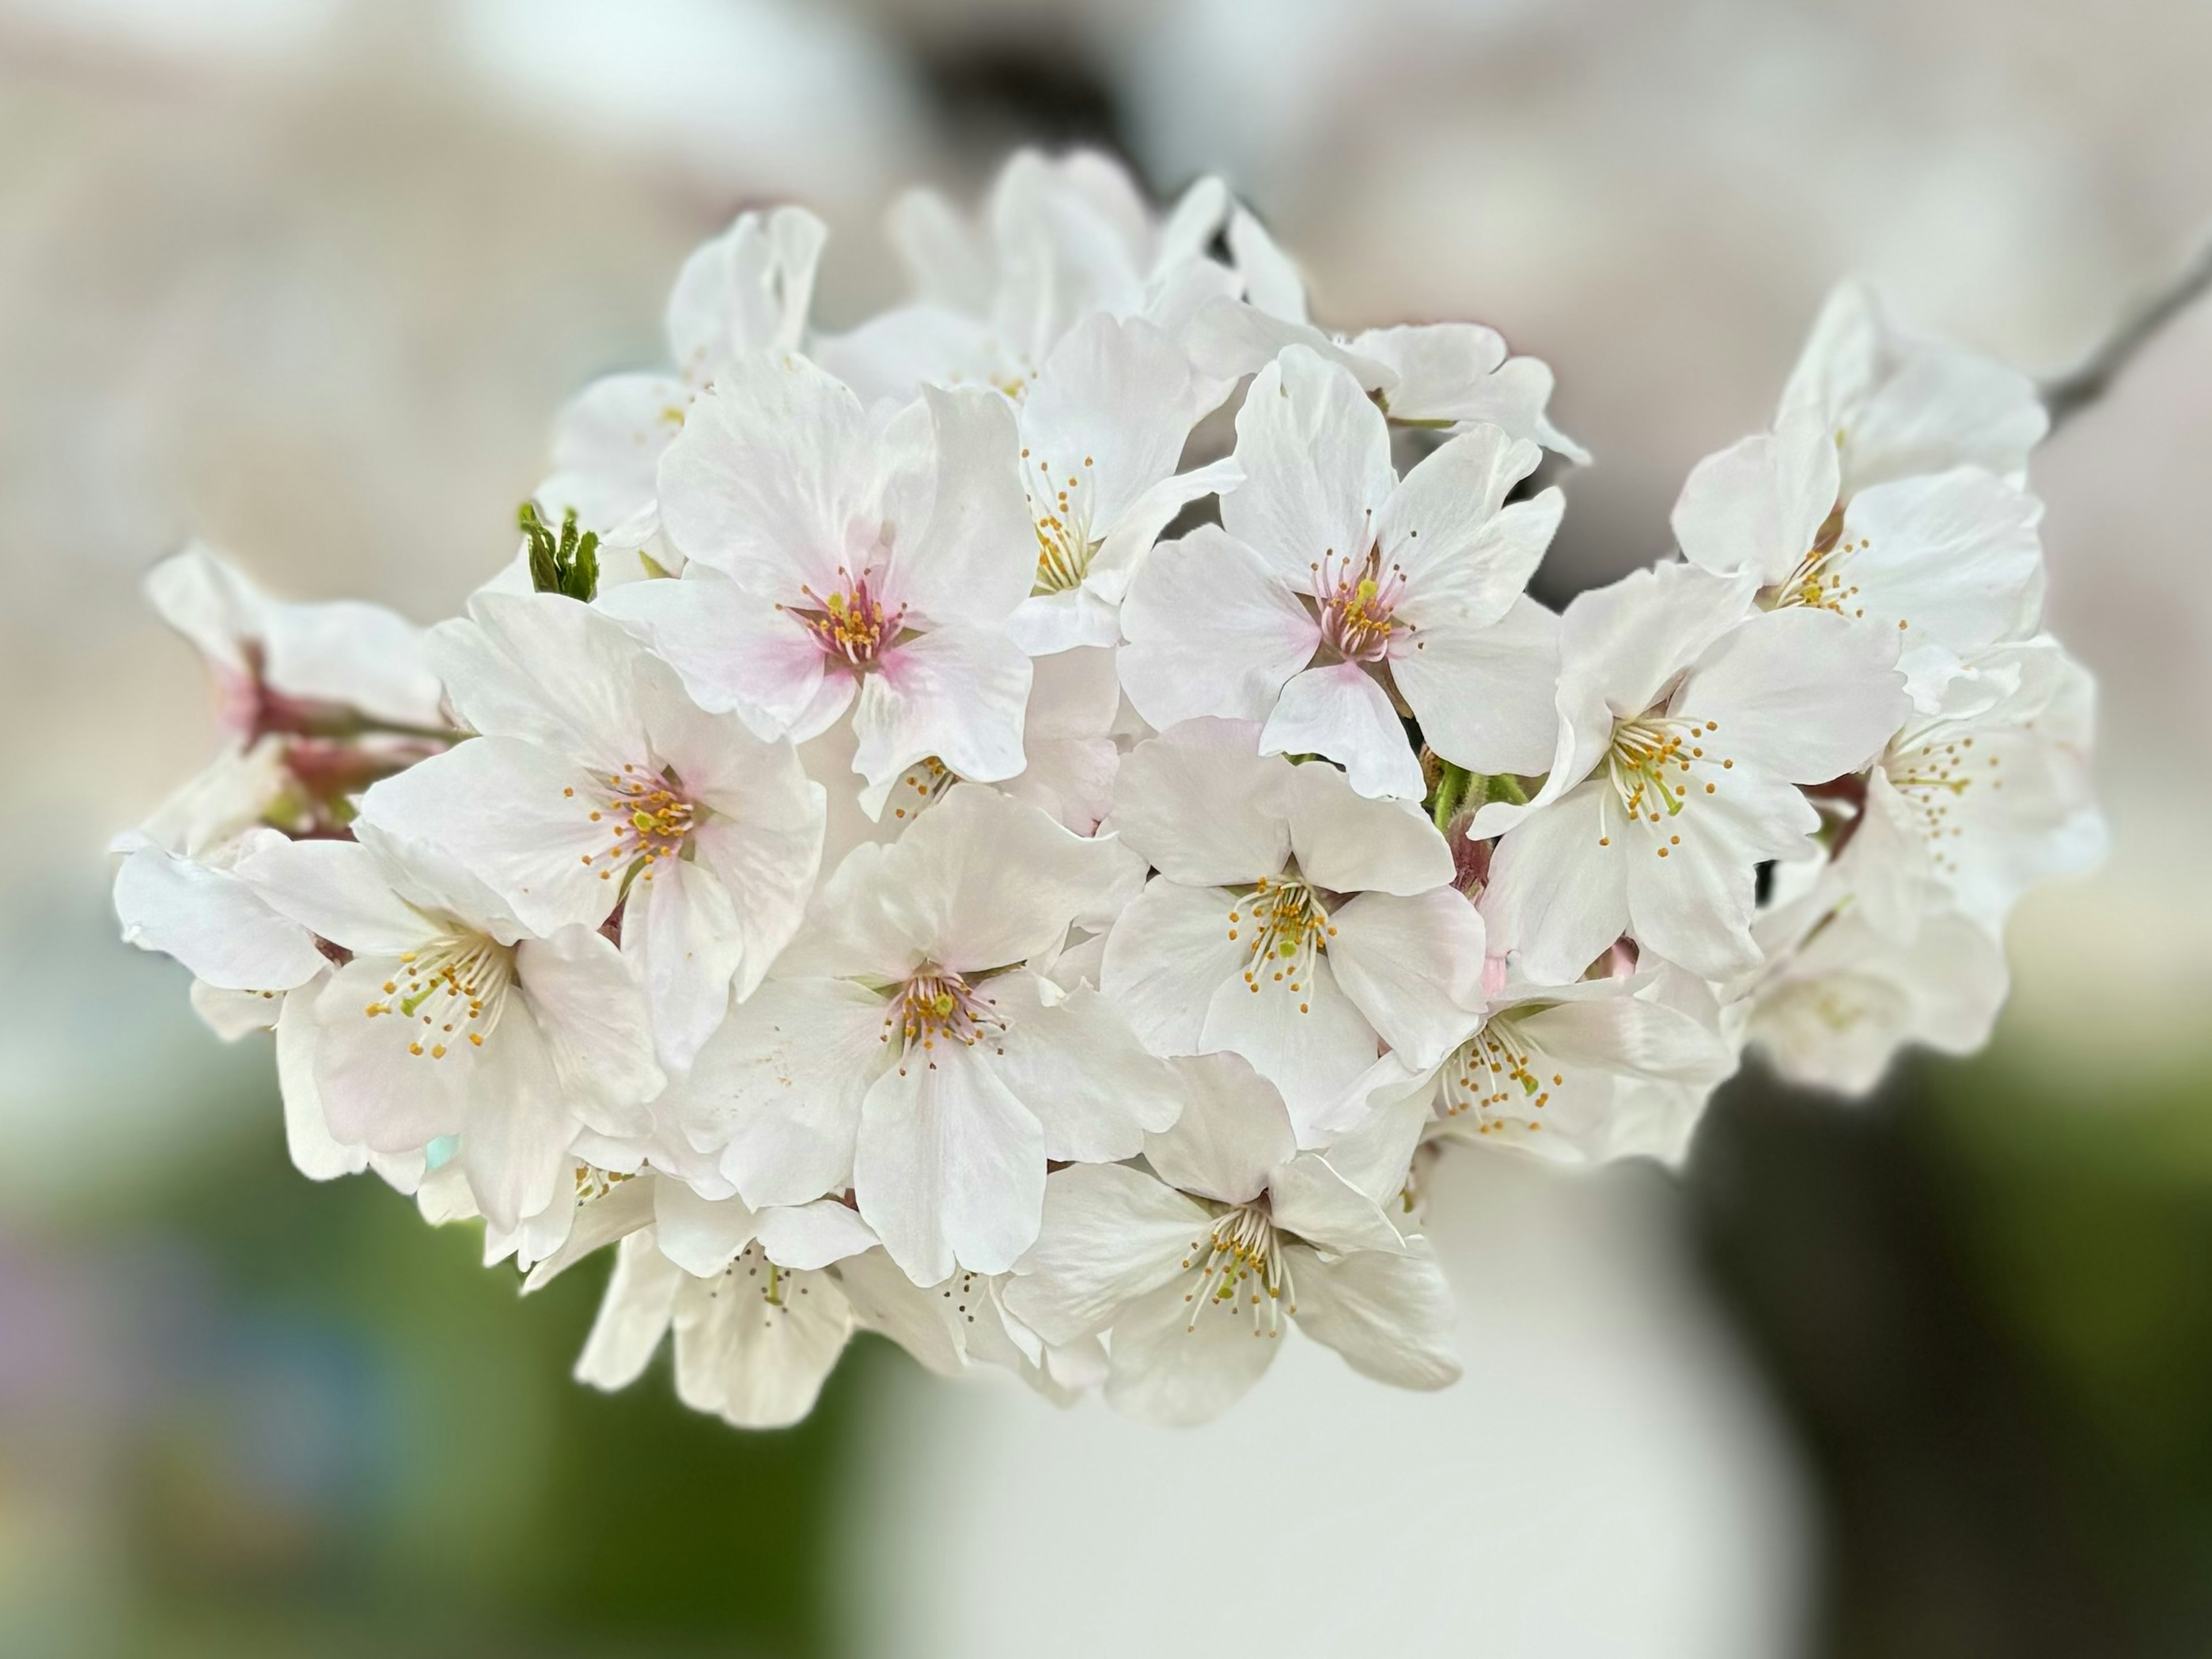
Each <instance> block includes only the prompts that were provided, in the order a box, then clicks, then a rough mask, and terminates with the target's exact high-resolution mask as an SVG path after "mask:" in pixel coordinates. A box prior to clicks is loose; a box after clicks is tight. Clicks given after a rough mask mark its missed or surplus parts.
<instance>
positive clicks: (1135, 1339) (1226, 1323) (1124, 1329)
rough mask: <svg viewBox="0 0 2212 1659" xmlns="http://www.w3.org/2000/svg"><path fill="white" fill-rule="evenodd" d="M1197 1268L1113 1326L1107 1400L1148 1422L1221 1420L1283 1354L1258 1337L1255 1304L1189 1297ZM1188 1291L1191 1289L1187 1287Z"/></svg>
mask: <svg viewBox="0 0 2212 1659" xmlns="http://www.w3.org/2000/svg"><path fill="white" fill-rule="evenodd" d="M1198 1284H1199V1277H1198V1274H1197V1273H1196V1272H1195V1271H1193V1272H1190V1273H1179V1274H1177V1275H1176V1277H1175V1278H1174V1279H1170V1280H1169V1282H1168V1283H1167V1284H1165V1285H1162V1286H1160V1287H1159V1288H1158V1290H1155V1291H1151V1292H1150V1293H1148V1294H1146V1295H1145V1296H1142V1297H1139V1298H1137V1300H1136V1301H1134V1302H1133V1303H1132V1304H1129V1306H1128V1307H1127V1308H1126V1309H1124V1310H1122V1312H1121V1315H1120V1316H1119V1317H1117V1318H1116V1319H1115V1322H1114V1340H1113V1364H1112V1368H1111V1370H1109V1373H1108V1375H1107V1378H1106V1403H1107V1404H1108V1405H1109V1406H1111V1407H1113V1408H1114V1409H1115V1411H1117V1412H1119V1413H1121V1414H1122V1415H1123V1416H1125V1417H1131V1418H1134V1419H1137V1420H1138V1421H1139V1422H1142V1423H1160V1424H1166V1425H1188V1424H1194V1423H1204V1422H1208V1421H1210V1420H1211V1419H1213V1418H1216V1417H1218V1416H1219V1415H1220V1414H1221V1413H1223V1412H1225V1411H1227V1410H1228V1409H1229V1407H1231V1406H1233V1405H1235V1404H1236V1403H1237V1401H1239V1400H1241V1399H1243V1397H1244V1395H1246V1394H1248V1393H1249V1392H1250V1390H1251V1388H1252V1385H1253V1384H1254V1383H1257V1382H1258V1381H1259V1380H1260V1378H1261V1376H1263V1375H1265V1374H1266V1372H1267V1366H1268V1365H1269V1364H1270V1363H1271V1362H1272V1361H1273V1359H1274V1357H1275V1355H1276V1353H1277V1352H1279V1350H1280V1349H1281V1347H1282V1346H1283V1345H1282V1343H1281V1341H1280V1340H1279V1339H1276V1338H1273V1337H1269V1336H1267V1335H1266V1334H1264V1332H1265V1328H1266V1327H1265V1324H1264V1322H1262V1323H1261V1331H1262V1333H1263V1334H1260V1335H1257V1336H1255V1335H1254V1334H1253V1328H1254V1323H1253V1317H1252V1315H1251V1310H1250V1309H1249V1306H1248V1305H1247V1304H1245V1303H1243V1301H1242V1299H1241V1298H1240V1299H1239V1300H1238V1301H1237V1302H1236V1303H1235V1304H1231V1305H1219V1304H1211V1303H1209V1304H1208V1305H1206V1306H1205V1307H1199V1306H1198V1305H1196V1304H1194V1303H1193V1302H1192V1301H1191V1300H1190V1297H1191V1296H1192V1294H1193V1293H1194V1291H1195V1290H1196V1288H1197V1286H1198ZM1186 1287H1188V1288H1186Z"/></svg>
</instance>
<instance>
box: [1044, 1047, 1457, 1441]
mask: <svg viewBox="0 0 2212 1659" xmlns="http://www.w3.org/2000/svg"><path fill="white" fill-rule="evenodd" d="M1177 1069H1178V1071H1179V1072H1180V1073H1182V1077H1183V1079H1184V1082H1185V1086H1186V1087H1187V1088H1188V1091H1189V1093H1190V1102H1189V1104H1188V1107H1187V1108H1186V1109H1185V1110H1184V1113H1183V1115H1182V1119H1181V1121H1179V1122H1177V1124H1176V1127H1174V1128H1173V1129H1171V1130H1169V1131H1168V1132H1167V1133H1164V1134H1156V1135H1152V1136H1150V1137H1148V1138H1147V1139H1146V1144H1145V1161H1146V1164H1148V1165H1149V1166H1150V1168H1151V1170H1152V1173H1150V1174H1146V1172H1145V1171H1143V1170H1138V1169H1134V1168H1132V1167H1130V1166H1128V1165H1127V1164H1078V1165H1075V1166H1073V1168H1070V1169H1066V1170H1057V1171H1055V1172H1054V1175H1053V1176H1052V1177H1051V1179H1050V1180H1049V1182H1048V1183H1047V1185H1046V1197H1045V1220H1044V1226H1043V1229H1042V1231H1041V1232H1040V1233H1039V1235H1038V1237H1037V1241H1036V1245H1035V1247H1034V1248H1032V1249H1030V1252H1029V1253H1028V1254H1027V1255H1025V1256H1024V1257H1023V1259H1022V1260H1021V1261H1020V1262H1019V1263H1018V1264H1017V1266H1016V1267H1015V1270H1014V1271H1015V1277H1014V1279H1013V1280H1012V1283H1011V1284H1010V1285H1008V1286H1007V1289H1006V1301H1007V1304H1008V1306H1010V1307H1011V1308H1012V1310H1014V1312H1015V1313H1016V1314H1017V1315H1018V1316H1019V1317H1020V1318H1021V1319H1022V1320H1023V1321H1024V1322H1026V1323H1027V1324H1029V1325H1030V1327H1031V1328H1034V1329H1035V1330H1036V1332H1037V1333H1038V1334H1039V1335H1041V1336H1042V1337H1043V1338H1044V1339H1045V1340H1048V1341H1052V1342H1073V1341H1074V1340H1077V1339H1079V1338H1080V1337H1083V1336H1085V1335H1088V1334H1092V1333H1094V1332H1099V1331H1104V1332H1107V1333H1108V1334H1109V1336H1108V1341H1109V1347H1110V1350H1111V1355H1112V1358H1111V1369H1110V1370H1109V1373H1108V1376H1107V1379H1106V1399H1107V1402H1108V1403H1109V1405H1111V1406H1112V1407H1114V1408H1115V1410H1117V1411H1119V1412H1121V1413H1125V1414H1126V1415H1127V1416H1130V1417H1134V1418H1138V1419H1143V1420H1146V1421H1150V1422H1156V1423H1177V1424H1182V1423H1202V1422H1205V1421H1206V1420H1207V1419H1210V1418H1212V1417H1215V1416H1218V1414H1219V1413H1222V1412H1223V1411H1225V1410H1226V1409H1227V1408H1228V1407H1231V1405H1234V1404H1235V1403H1236V1402H1237V1400H1238V1399H1239V1398H1240V1397H1241V1396H1242V1395H1243V1394H1244V1393H1245V1392H1246V1391H1247V1390H1248V1389H1250V1388H1251V1386H1252V1385H1253V1384H1254V1383H1256V1382H1258V1381H1259V1379H1260V1377H1261V1376H1262V1375H1263V1374H1264V1373H1265V1372H1266V1370H1267V1366H1268V1364H1269V1363H1270V1362H1271V1361H1272V1360H1273V1358H1274V1357H1275V1354H1276V1353H1277V1352H1278V1351H1279V1348H1280V1346H1281V1342H1280V1338H1281V1335H1282V1333H1283V1331H1284V1330H1285V1328H1287V1327H1289V1326H1291V1325H1292V1324H1295V1325H1296V1326H1297V1328H1298V1329H1299V1330H1301V1331H1303V1332H1304V1333H1305V1334H1306V1335H1308V1336H1310V1337H1312V1338H1313V1339H1314V1340H1316V1341H1319V1342H1321V1343H1322V1344H1324V1345H1326V1346H1328V1347H1332V1348H1334V1349H1335V1350H1336V1351H1337V1352H1339V1353H1340V1354H1341V1355H1342V1356H1343V1357H1344V1358H1345V1360H1346V1363H1347V1364H1350V1365H1351V1366H1352V1368H1353V1369H1354V1370H1358V1371H1359V1372H1361V1373H1363V1374H1364V1375H1365V1376H1371V1377H1374V1378H1376V1380H1377V1381H1379V1382H1383V1383H1391V1384H1393V1385H1395V1386H1396V1387H1398V1388H1403V1389H1439V1388H1442V1387H1443V1386H1444V1385H1445V1384H1447V1383H1450V1382H1452V1381H1454V1380H1455V1379H1456V1378H1457V1376H1459V1373H1460V1367H1459V1362H1458V1360H1457V1359H1456V1358H1454V1357H1453V1354H1452V1352H1451V1328H1452V1325H1453V1322H1454V1311H1455V1310H1454V1309H1453V1305H1452V1301H1451V1293H1450V1291H1449V1288H1448V1287H1447V1286H1446V1285H1445V1283H1444V1279H1443V1273H1441V1272H1439V1271H1438V1270H1437V1266H1436V1263H1435V1262H1434V1261H1433V1260H1431V1258H1430V1256H1429V1255H1428V1254H1427V1252H1426V1250H1425V1247H1424V1246H1423V1245H1422V1244H1421V1243H1419V1241H1413V1242H1408V1241H1407V1240H1406V1239H1404V1238H1402V1237H1401V1236H1400V1235H1399V1233H1398V1231H1397V1230H1396V1229H1395V1228H1394V1227H1393V1226H1392V1225H1391V1224H1390V1222H1389V1218H1387V1217H1386V1216H1385V1215H1384V1214H1383V1211H1382V1209H1381V1207H1380V1206H1378V1205H1377V1204H1376V1202H1375V1200H1373V1199H1371V1198H1370V1197H1368V1196H1367V1195H1366V1194H1364V1193H1361V1192H1360V1191H1358V1189H1357V1188H1354V1187H1352V1185H1351V1184H1350V1183H1349V1182H1346V1181H1345V1180H1344V1178H1343V1177H1342V1176H1339V1175H1338V1174H1337V1173H1336V1172H1335V1171H1334V1170H1331V1169H1330V1168H1329V1166H1328V1164H1327V1163H1326V1162H1325V1161H1324V1160H1323V1159H1322V1158H1320V1157H1318V1156H1316V1155H1315V1154H1314V1153H1311V1152H1300V1151H1299V1150H1298V1146H1297V1133H1296V1132H1295V1131H1294V1130H1293V1129H1292V1127H1291V1118H1290V1114H1289V1113H1288V1112H1287V1111H1286V1110H1285V1109H1284V1106H1283V1102H1282V1098H1281V1097H1280V1096H1279V1095H1278V1094H1277V1092H1276V1091H1275V1090H1274V1089H1273V1087H1271V1086H1270V1085H1268V1084H1267V1082H1266V1080H1265V1079H1262V1078H1261V1077H1260V1076H1259V1075H1258V1074H1257V1073H1255V1072H1254V1071H1253V1070H1252V1068H1251V1067H1250V1066H1248V1065H1247V1064H1246V1063H1245V1062H1244V1061H1243V1060H1240V1059H1238V1058H1237V1057H1236V1056H1235V1055H1231V1054H1217V1055H1212V1056H1208V1057H1206V1058H1203V1059H1198V1060H1183V1061H1180V1062H1178V1065H1177Z"/></svg>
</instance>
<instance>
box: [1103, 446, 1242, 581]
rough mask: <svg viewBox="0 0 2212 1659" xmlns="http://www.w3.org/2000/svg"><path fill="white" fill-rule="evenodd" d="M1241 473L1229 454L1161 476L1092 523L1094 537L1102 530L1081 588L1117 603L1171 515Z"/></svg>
mask: <svg viewBox="0 0 2212 1659" xmlns="http://www.w3.org/2000/svg"><path fill="white" fill-rule="evenodd" d="M1243 477H1244V469H1243V467H1241V466H1239V465H1237V462H1236V460H1235V459H1234V458H1233V457H1232V458H1225V459H1221V460H1218V461H1212V462H1209V463H1208V464H1207V465H1205V466H1200V467H1194V468H1193V469H1192V470H1191V471H1188V472H1179V473H1176V474H1175V475H1174V476H1173V477H1166V478H1162V479H1160V480H1159V481H1158V483H1155V484H1153V485H1152V487H1151V488H1150V489H1146V490H1145V491H1144V492H1143V493H1142V494H1140V495H1138V496H1137V497H1136V499H1135V500H1133V501H1131V502H1130V503H1129V504H1128V505H1127V507H1125V508H1124V509H1123V510H1122V511H1121V512H1120V513H1116V514H1115V517H1114V518H1113V519H1112V520H1110V521H1109V522H1108V523H1107V524H1105V525H1103V526H1099V525H1094V526H1092V533H1093V535H1094V536H1095V535H1096V534H1097V532H1098V531H1099V530H1101V529H1103V530H1104V531H1105V532H1106V533H1105V538H1104V539H1103V541H1100V542H1099V544H1098V545H1097V547H1096V548H1095V549H1094V550H1092V552H1091V571H1090V574H1088V575H1087V576H1085V578H1084V584H1083V585H1084V587H1085V591H1087V592H1091V593H1093V594H1096V595H1097V596H1098V597H1099V598H1101V599H1105V600H1108V601H1109V602H1111V603H1113V604H1116V605H1118V604H1119V603H1120V602H1121V599H1122V598H1123V597H1124V596H1125V595H1126V594H1127V592H1128V587H1129V582H1130V580H1131V579H1132V578H1133V577H1134V576H1135V574H1137V571H1138V570H1139V568H1141V567H1142V566H1143V565H1144V563H1145V562H1146V557H1147V556H1149V555H1150V554H1151V552H1152V544H1154V543H1155V542H1157V541H1158V540H1159V538H1160V532H1162V531H1163V530H1165V529H1166V528H1167V527H1168V526H1169V525H1170V523H1172V522H1173V521H1174V520H1175V517H1176V514H1177V513H1181V512H1182V510H1183V508H1184V507H1188V506H1189V505H1190V504H1191V503H1192V502H1193V501H1197V500H1198V499H1199V498H1200V496H1203V495H1212V494H1214V493H1215V492H1216V491H1218V490H1223V489H1231V488H1232V487H1234V486H1235V485H1237V484H1238V483H1242V482H1243Z"/></svg>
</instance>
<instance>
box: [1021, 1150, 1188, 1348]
mask: <svg viewBox="0 0 2212 1659" xmlns="http://www.w3.org/2000/svg"><path fill="white" fill-rule="evenodd" d="M1211 1225H1212V1220H1211V1218H1209V1217H1208V1215H1207V1213H1206V1211H1205V1210H1204V1209H1203V1208H1202V1207H1200V1206H1199V1205H1197V1204H1194V1203H1193V1202H1192V1201H1191V1200H1189V1199H1188V1198H1186V1197H1184V1196H1183V1195H1182V1194H1181V1193H1179V1192H1177V1191H1176V1190H1175V1188H1172V1187H1169V1186H1165V1185H1163V1184H1162V1183H1161V1182H1158V1181H1155V1180H1154V1179H1153V1178H1152V1176H1148V1175H1146V1174H1144V1173H1143V1172H1142V1171H1140V1170H1133V1169H1130V1168H1128V1167H1127V1165H1125V1164H1074V1165H1072V1166H1071V1167H1069V1168H1067V1169H1065V1170H1054V1172H1053V1174H1052V1175H1051V1176H1049V1177H1048V1178H1047V1180H1046V1182H1045V1186H1044V1222H1043V1225H1042V1226H1041V1227H1040V1228H1039V1229H1038V1231H1037V1239H1036V1243H1035V1244H1033V1245H1031V1246H1030V1249H1029V1253H1028V1254H1027V1255H1024V1256H1023V1258H1022V1259H1021V1261H1020V1263H1019V1265H1018V1267H1016V1268H1015V1276H1014V1278H1013V1279H1011V1280H1010V1281H1008V1283H1007V1285H1006V1305H1007V1306H1008V1307H1009V1308H1011V1309H1012V1310H1013V1311H1014V1313H1015V1315H1016V1316H1018V1317H1019V1318H1020V1319H1021V1320H1022V1321H1023V1322H1024V1323H1026V1324H1027V1325H1029V1326H1030V1328H1031V1329H1033V1330H1035V1331H1036V1334H1038V1335H1039V1336H1041V1337H1042V1338H1043V1339H1044V1340H1046V1341H1048V1342H1050V1343H1054V1344H1065V1343H1069V1342H1073V1341H1076V1340H1079V1338H1082V1337H1085V1336H1087V1335H1089V1334H1091V1333H1092V1332H1094V1331H1100V1330H1103V1329H1105V1328H1106V1327H1107V1326H1109V1325H1110V1324H1112V1323H1113V1322H1114V1316H1115V1314H1116V1313H1118V1312H1119V1311H1120V1310H1121V1309H1122V1308H1123V1307H1124V1306H1125V1305H1127V1304H1128V1303H1129V1302H1131V1301H1133V1300H1134V1299H1135V1298H1136V1297H1139V1296H1142V1295H1144V1294H1145V1293H1146V1291H1151V1290H1154V1289H1156V1288H1158V1286H1159V1285H1164V1284H1165V1283H1166V1282H1167V1281H1168V1280H1169V1279H1172V1278H1174V1277H1175V1276H1176V1274H1177V1273H1180V1272H1181V1271H1182V1267H1181V1265H1180V1264H1181V1263H1182V1261H1183V1260H1184V1259H1185V1258H1186V1257H1187V1256H1188V1254H1189V1251H1190V1249H1191V1247H1192V1245H1193V1244H1194V1243H1200V1242H1201V1241H1202V1240H1204V1239H1205V1237H1206V1231H1207V1229H1208V1228H1209V1227H1210V1226H1211Z"/></svg>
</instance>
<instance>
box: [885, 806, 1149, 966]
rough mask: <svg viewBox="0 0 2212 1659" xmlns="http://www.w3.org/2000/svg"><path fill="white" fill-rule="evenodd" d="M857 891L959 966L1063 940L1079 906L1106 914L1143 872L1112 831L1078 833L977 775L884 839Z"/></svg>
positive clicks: (993, 961) (1042, 949)
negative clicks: (874, 866)
mask: <svg viewBox="0 0 2212 1659" xmlns="http://www.w3.org/2000/svg"><path fill="white" fill-rule="evenodd" d="M878 871H879V873H878V876H877V878H876V879H875V880H873V881H872V882H871V883H869V884H867V887H866V889H864V890H861V891H860V892H858V893H856V894H854V898H855V899H857V901H858V902H861V903H872V904H876V905H879V906H882V907H884V908H885V909H886V910H888V911H890V912H891V913H892V914H893V915H896V917H897V918H898V925H899V927H900V931H901V932H902V933H903V934H904V936H905V937H906V938H908V939H911V940H913V941H914V943H915V946H916V948H917V949H919V950H920V951H921V953H922V954H923V955H924V956H925V957H927V958H929V959H930V960H932V961H934V962H936V963H939V965H940V966H943V967H947V968H951V969H957V970H959V971H962V972H975V971H978V970H981V969H994V968H1003V967H1005V966H1006V965H1007V964H1008V963H1017V962H1026V961H1027V960H1029V959H1030V957H1036V956H1042V955H1043V954H1045V953H1046V952H1047V951H1050V950H1052V949H1054V947H1055V946H1057V945H1060V944H1062V943H1063V942H1065V940H1066V937H1067V930H1068V927H1070V925H1071V924H1072V923H1073V922H1074V921H1075V920H1076V919H1077V918H1078V917H1079V916H1084V915H1100V914H1106V915H1111V914H1113V913H1114V912H1115V911H1116V910H1118V909H1119V908H1121V906H1122V905H1123V904H1125V903H1127V901H1128V900H1130V899H1132V898H1133V897H1135V896H1136V891H1137V888H1138V886H1139V884H1140V883H1142V881H1143V880H1144V874H1145V872H1144V866H1143V864H1142V862H1141V861H1140V860H1139V859H1138V858H1137V856H1136V855H1135V854H1133V853H1131V852H1129V851H1128V849H1127V848H1123V847H1122V846H1121V845H1120V843H1119V842H1116V841H1115V840H1114V839H1113V838H1111V837H1108V838H1106V839H1104V840H1095V839H1091V838H1087V837H1085V836H1078V835H1076V834H1074V833H1073V831H1071V830H1069V829H1066V828H1064V827H1062V826H1061V825H1060V824H1059V823H1055V822H1054V820H1053V819H1052V818H1051V817H1048V816H1047V815H1046V814H1045V813H1043V812H1042V811H1039V810H1038V809H1037V808H1036V807H1034V806H1031V805H1028V804H1027V803H1025V802H1023V801H1018V800H1015V799H1012V797H1011V796H1007V795H1002V794H1000V793H998V792H997V791H996V790H994V789H986V788H984V787H982V786H981V785H980V784H972V783H960V784H955V785H954V786H953V787H951V789H950V790H949V791H947V792H946V793H945V797H944V799H941V800H940V801H939V802H938V803H937V805H934V806H933V807H932V808H930V810H929V811H927V812H925V813H924V814H923V815H922V817H921V821H920V822H919V823H916V824H915V826H914V827H913V828H912V829H909V830H908V831H907V832H906V834H905V835H904V836H902V837H901V838H900V839H899V840H898V841H897V842H894V843H893V844H892V845H891V846H890V848H887V849H885V851H884V854H883V856H882V858H881V860H880V861H879V864H878Z"/></svg>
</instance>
